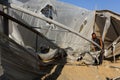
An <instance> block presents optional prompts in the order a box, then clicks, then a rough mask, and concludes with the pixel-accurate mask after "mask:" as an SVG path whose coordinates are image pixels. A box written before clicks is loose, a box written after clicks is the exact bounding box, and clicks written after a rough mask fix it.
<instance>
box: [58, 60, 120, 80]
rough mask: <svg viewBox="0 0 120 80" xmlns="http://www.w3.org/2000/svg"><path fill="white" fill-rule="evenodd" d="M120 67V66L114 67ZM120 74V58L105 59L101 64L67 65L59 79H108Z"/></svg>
mask: <svg viewBox="0 0 120 80" xmlns="http://www.w3.org/2000/svg"><path fill="white" fill-rule="evenodd" d="M113 66H114V67H119V68H113ZM119 76H120V60H117V62H116V63H111V62H110V61H104V62H103V64H102V65H100V66H91V65H89V66H85V65H84V66H76V65H72V66H71V65H65V66H64V68H63V70H62V72H61V75H60V76H59V77H58V79H57V80H106V78H107V77H108V78H115V77H119Z"/></svg>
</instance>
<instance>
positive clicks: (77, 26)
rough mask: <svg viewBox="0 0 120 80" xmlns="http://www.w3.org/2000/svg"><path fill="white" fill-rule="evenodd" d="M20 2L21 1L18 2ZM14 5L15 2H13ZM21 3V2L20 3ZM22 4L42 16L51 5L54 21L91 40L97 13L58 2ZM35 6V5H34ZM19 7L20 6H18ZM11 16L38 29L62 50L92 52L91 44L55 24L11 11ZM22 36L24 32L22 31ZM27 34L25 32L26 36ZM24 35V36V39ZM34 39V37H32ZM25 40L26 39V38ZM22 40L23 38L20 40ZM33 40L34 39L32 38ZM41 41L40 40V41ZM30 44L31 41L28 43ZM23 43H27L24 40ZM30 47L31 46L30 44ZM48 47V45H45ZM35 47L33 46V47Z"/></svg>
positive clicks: (29, 2)
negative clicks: (71, 49)
mask: <svg viewBox="0 0 120 80" xmlns="http://www.w3.org/2000/svg"><path fill="white" fill-rule="evenodd" d="M18 1H20V0H18ZM12 2H13V3H14V1H12ZM20 2H21V1H20ZM21 3H22V7H24V8H26V9H28V10H31V11H33V12H35V13H37V14H42V13H41V10H42V9H43V8H44V7H45V6H46V5H48V4H49V5H51V6H52V7H53V12H52V17H53V20H55V21H57V22H59V23H62V24H64V25H66V26H68V27H70V28H72V29H74V30H75V31H76V32H79V33H80V34H81V35H83V36H84V37H87V38H89V39H91V33H92V32H93V25H94V18H95V12H93V11H89V10H86V9H83V8H79V7H76V6H73V5H69V4H66V3H62V2H59V1H56V0H45V1H44V0H36V1H33V0H28V1H26V2H25V3H23V2H21ZM34 4H35V5H34ZM18 5H19V4H18ZM9 12H10V15H11V16H14V17H15V18H17V19H19V20H22V21H24V22H25V23H27V24H29V25H31V26H33V27H36V28H35V29H36V30H38V31H40V32H41V33H42V34H44V35H45V36H46V37H47V38H48V39H50V40H51V41H53V42H54V43H55V44H57V45H59V46H60V47H62V48H66V47H72V48H73V49H74V50H75V51H86V50H87V51H90V43H89V42H87V41H85V40H84V39H82V38H79V37H77V36H76V35H74V34H72V33H70V32H68V31H66V30H64V29H61V28H59V27H57V26H55V25H54V24H50V23H48V22H46V21H42V20H40V19H37V18H35V17H33V16H30V15H27V14H25V13H21V12H18V11H15V10H12V9H10V11H9ZM73 12H74V13H73ZM19 31H20V35H21V33H23V32H22V30H20V29H19ZM26 33H27V32H24V34H26ZM23 37H24V35H22V38H23ZM31 37H34V36H31ZM24 38H25V37H24ZM20 39H21V38H20ZM31 39H32V38H31ZM39 41H40V40H39ZM28 42H29V41H28ZM23 43H24V44H26V43H25V41H24V39H23ZM39 43H40V44H38V46H39V47H40V46H41V45H43V44H42V43H44V42H41V41H40V42H39ZM28 45H30V44H28ZM45 45H47V44H45ZM31 47H33V46H31Z"/></svg>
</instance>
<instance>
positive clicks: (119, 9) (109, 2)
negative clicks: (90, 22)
mask: <svg viewBox="0 0 120 80" xmlns="http://www.w3.org/2000/svg"><path fill="white" fill-rule="evenodd" d="M59 1H62V2H67V3H70V4H73V5H76V6H79V7H82V8H86V9H89V10H106V9H107V10H111V11H113V12H116V13H118V14H120V0H59Z"/></svg>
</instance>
